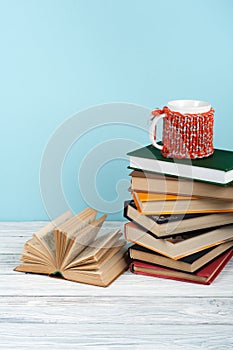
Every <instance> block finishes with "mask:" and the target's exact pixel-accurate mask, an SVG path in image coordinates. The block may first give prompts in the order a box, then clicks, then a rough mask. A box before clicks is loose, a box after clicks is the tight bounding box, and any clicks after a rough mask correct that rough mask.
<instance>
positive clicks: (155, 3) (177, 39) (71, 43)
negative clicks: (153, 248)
mask: <svg viewBox="0 0 233 350" xmlns="http://www.w3.org/2000/svg"><path fill="white" fill-rule="evenodd" d="M232 17H233V2H232V1H231V0H221V1H219V0H205V1H203V0H176V1H173V0H144V1H142V0H140V1H139V0H114V1H112V0H98V1H95V0H62V1H61V0H48V1H47V0H38V1H37V0H20V1H17V0H15V1H13V0H6V1H0V43H1V55H0V82H1V86H0V93H1V103H0V111H1V128H0V133H1V155H0V157H1V173H0V180H1V181H0V184H1V199H0V204H1V211H0V220H39V219H48V216H47V213H46V210H45V207H44V205H43V202H42V199H41V194H40V184H39V172H40V163H41V159H42V155H43V151H44V149H45V147H46V144H47V143H48V141H49V139H50V138H51V136H52V135H53V133H54V131H55V130H56V128H57V127H58V126H59V125H61V123H62V122H64V121H65V120H66V119H67V118H68V117H69V116H71V115H74V114H75V113H77V112H78V111H80V110H83V109H87V108H89V107H91V106H95V105H99V104H102V103H109V102H129V103H135V104H138V105H142V106H146V107H147V108H149V109H152V108H154V107H157V106H160V107H162V106H163V105H165V104H166V102H167V101H169V100H171V99H201V100H206V101H209V102H210V103H211V104H212V106H213V107H214V109H215V111H216V114H215V120H216V122H215V147H220V148H225V149H233V141H232V127H233V119H232V104H231V103H232V101H233V69H232V62H233V45H232V37H233V21H232ZM146 118H147V116H145V125H146ZM80 122H81V121H80ZM123 129H124V128H123V127H122V126H116V127H115V128H114V130H112V131H111V130H109V132H108V136H109V135H110V136H111V137H113V138H114V137H117V135H119V133H120V134H121V135H123V137H127V132H126V130H123ZM100 136H101V134H99V133H98V132H97V131H96V133H95V132H93V134H92V136H91V140H92V144H91V145H90V143H89V142H87V143H86V144H85V143H82V144H80V147H81V148H82V150H85V152H86V151H88V147H89V145H90V147H93V145H94V144H95V138H96V140H98V142H100V141H101V137H100ZM102 136H103V139H104V137H105V134H104V132H103V135H102ZM134 137H135V139H138V137H140V136H139V134H138V132H135V134H134V130H131V138H132V139H133V138H134ZM141 142H142V143H148V139H147V138H146V137H145V135H142V136H141ZM78 148H79V147H74V152H77V151H78ZM74 158H75V154H74V155H73V156H72V157H71V159H74ZM77 159H78V158H77ZM79 160H80V161H81V159H79ZM77 166H78V164H77V162H76V163H75V164H74V165H72V162H67V167H68V168H67V169H66V170H64V174H63V180H62V181H63V182H64V188H67V193H66V197H67V200H68V202H70V203H72V208H73V209H74V210H75V211H79V210H81V209H82V208H84V207H85V202H84V200H83V199H82V198H81V197H79V195H78V191H77V193H75V195H74V191H73V190H72V185H69V184H70V183H73V180H72V181H71V180H70V179H71V178H74V177H75V176H74V174H76V173H77ZM126 166H127V162H126V161H125V160H123V161H122V162H119V164H118V165H117V166H116V164H115V163H114V162H113V164H112V167H111V166H110V167H109V166H108V167H107V169H106V171H105V173H106V174H105V175H104V172H103V174H102V177H101V172H100V174H99V175H98V176H97V186H99V188H100V189H99V191H100V192H101V191H102V195H103V196H105V198H106V199H107V200H111V199H112V198H113V197H114V195H115V182H116V181H117V180H118V177H123V178H127V171H126V169H125V168H126ZM105 176H108V181H107V182H106V186H107V188H108V190H104V189H105V186H104V185H105V180H104V179H105ZM74 182H75V181H74ZM67 184H68V185H67ZM76 185H77V184H76ZM127 197H128V194H127V193H126V198H127ZM111 218H114V219H121V218H122V214H121V213H120V212H119V213H116V214H115V215H114V216H110V219H111Z"/></svg>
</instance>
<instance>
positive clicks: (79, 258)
mask: <svg viewBox="0 0 233 350" xmlns="http://www.w3.org/2000/svg"><path fill="white" fill-rule="evenodd" d="M96 216H97V211H96V210H94V209H91V208H87V209H85V210H84V211H82V212H81V213H79V214H77V215H72V213H71V212H67V213H64V214H62V215H61V216H59V217H58V218H56V219H55V220H54V221H53V222H51V223H49V224H48V225H46V226H45V227H44V228H43V229H41V230H39V231H38V232H36V233H35V234H34V235H33V237H32V238H31V239H30V240H28V241H27V242H26V243H25V245H24V251H23V253H22V255H21V264H20V265H19V266H17V267H16V268H15V271H19V272H29V273H38V274H47V275H49V276H51V277H53V276H60V277H63V278H65V279H67V280H71V281H75V282H81V283H87V284H93V285H97V286H102V287H106V286H108V285H109V284H110V283H111V282H112V281H114V280H115V279H116V278H117V277H118V276H119V275H121V274H122V273H123V272H124V271H125V270H126V269H127V268H128V261H127V258H126V251H127V249H126V247H125V241H124V239H123V235H122V233H121V232H120V231H119V230H116V231H114V232H109V233H105V234H102V233H101V232H100V230H101V227H102V225H103V223H104V221H105V219H106V215H103V216H101V217H100V218H98V219H97V218H96ZM97 235H98V237H97Z"/></svg>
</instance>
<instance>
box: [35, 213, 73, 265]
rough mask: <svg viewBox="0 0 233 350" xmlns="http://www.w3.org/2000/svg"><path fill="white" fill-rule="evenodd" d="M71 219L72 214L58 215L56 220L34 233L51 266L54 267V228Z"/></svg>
mask: <svg viewBox="0 0 233 350" xmlns="http://www.w3.org/2000/svg"><path fill="white" fill-rule="evenodd" d="M71 217H72V213H71V212H70V211H67V212H66V213H64V214H62V215H60V216H59V217H58V218H56V219H55V220H53V221H52V222H50V223H49V224H48V225H46V226H45V227H43V228H42V229H41V230H39V231H37V232H35V233H34V235H33V237H35V238H36V239H37V240H38V242H40V243H41V244H42V245H43V247H44V249H45V250H46V251H47V254H48V255H49V256H50V258H51V261H52V262H53V265H56V252H55V240H54V233H53V231H54V228H55V227H56V226H57V225H61V224H62V223H64V222H65V221H67V220H68V219H70V218H71Z"/></svg>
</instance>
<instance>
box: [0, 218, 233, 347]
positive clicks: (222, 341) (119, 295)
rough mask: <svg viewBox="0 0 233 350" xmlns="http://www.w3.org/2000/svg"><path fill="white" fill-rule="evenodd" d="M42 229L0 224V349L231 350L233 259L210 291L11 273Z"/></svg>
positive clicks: (142, 280)
mask: <svg viewBox="0 0 233 350" xmlns="http://www.w3.org/2000/svg"><path fill="white" fill-rule="evenodd" d="M43 225H44V223H43V222H32V223H1V224H0V349H25V350H27V349H32V348H33V349H49V348H52V349H58V350H60V349H61V350H63V349H66V348H67V349H111V348H113V349H158V350H160V349H161V350H163V349H174V350H175V349H181V350H186V349H191V350H192V349H195V350H196V349H204V350H205V349H207V350H209V349H211V350H213V349H216V350H219V349H220V350H222V349H223V350H225V349H232V347H233V332H232V330H233V278H232V277H233V261H231V262H230V263H229V265H228V266H227V267H226V268H225V269H224V270H223V272H222V273H221V274H220V276H219V277H218V278H217V279H216V281H215V282H214V283H213V284H212V285H210V286H200V285H194V284H188V283H182V282H177V281H169V280H163V279H156V278H152V277H144V276H137V275H133V274H131V273H130V272H128V271H127V272H126V273H125V274H124V275H122V276H121V277H120V278H119V279H117V280H116V281H115V282H114V283H113V284H112V285H111V286H109V287H108V288H100V287H94V286H89V285H84V284H80V283H73V282H69V281H64V280H57V279H52V278H49V277H47V276H41V275H33V274H23V273H16V272H14V271H13V268H14V267H15V266H16V265H17V264H18V263H19V259H20V255H21V252H22V248H23V245H24V243H25V241H26V240H27V239H29V238H30V237H31V235H32V234H33V232H35V231H36V230H37V229H38V228H40V227H43ZM118 227H122V223H119V222H112V223H111V222H107V223H106V224H105V226H104V229H106V230H109V229H115V228H118Z"/></svg>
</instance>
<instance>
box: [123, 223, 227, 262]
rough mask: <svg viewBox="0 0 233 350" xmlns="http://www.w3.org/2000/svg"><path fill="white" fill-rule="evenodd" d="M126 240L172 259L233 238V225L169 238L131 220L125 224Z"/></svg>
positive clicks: (177, 258)
mask: <svg viewBox="0 0 233 350" xmlns="http://www.w3.org/2000/svg"><path fill="white" fill-rule="evenodd" d="M125 238H126V240H128V241H130V242H132V243H134V244H138V245H140V246H142V247H145V248H147V249H150V250H153V251H155V252H157V253H159V254H162V255H164V256H167V257H169V258H171V259H174V260H179V259H181V258H183V257H185V256H188V255H191V254H193V253H196V252H199V251H201V250H203V249H207V248H210V247H213V246H217V245H219V244H222V243H225V242H227V241H231V240H233V225H228V226H223V227H220V228H218V229H213V230H211V229H204V230H203V231H202V233H200V232H198V234H190V233H189V234H180V235H177V236H174V237H170V238H165V239H161V238H155V237H154V236H153V235H151V234H149V233H148V232H146V231H145V230H143V229H141V228H139V227H138V226H137V225H135V224H133V223H132V222H128V223H126V224H125Z"/></svg>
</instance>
